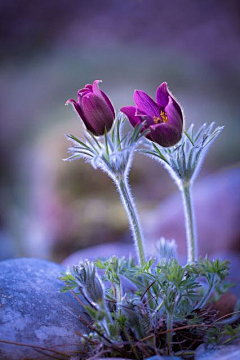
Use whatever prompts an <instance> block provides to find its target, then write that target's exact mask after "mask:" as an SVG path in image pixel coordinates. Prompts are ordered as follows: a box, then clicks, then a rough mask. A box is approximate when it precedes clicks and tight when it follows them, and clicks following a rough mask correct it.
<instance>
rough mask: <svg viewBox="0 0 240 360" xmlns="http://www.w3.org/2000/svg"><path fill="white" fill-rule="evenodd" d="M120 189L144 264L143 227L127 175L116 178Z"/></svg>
mask: <svg viewBox="0 0 240 360" xmlns="http://www.w3.org/2000/svg"><path fill="white" fill-rule="evenodd" d="M116 184H117V187H118V191H119V193H120V197H121V200H122V203H123V205H124V208H125V210H126V213H127V215H128V219H129V223H130V226H131V230H132V234H133V239H134V243H135V247H136V249H137V255H138V262H139V264H140V265H143V263H144V262H145V251H144V238H143V232H142V227H141V224H140V221H139V217H138V213H137V209H136V207H135V204H134V200H133V197H132V195H131V191H130V188H129V184H128V182H127V179H126V177H122V178H121V179H117V180H116Z"/></svg>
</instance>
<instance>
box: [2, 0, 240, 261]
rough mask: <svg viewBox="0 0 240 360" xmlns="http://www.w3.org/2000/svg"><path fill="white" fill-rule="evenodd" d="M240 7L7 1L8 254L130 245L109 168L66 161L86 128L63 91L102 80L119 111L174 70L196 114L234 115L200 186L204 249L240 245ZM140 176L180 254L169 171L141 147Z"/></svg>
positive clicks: (136, 179)
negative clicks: (71, 143) (71, 141)
mask: <svg viewBox="0 0 240 360" xmlns="http://www.w3.org/2000/svg"><path fill="white" fill-rule="evenodd" d="M239 18H240V3H239V1H238V0H236V1H235V0H231V1H225V0H202V1H192V0H179V1H176V0H168V1H164V0H101V1H99V0H91V1H83V0H77V1H76V0H71V1H68V2H67V1H66V0H51V1H47V0H41V2H39V1H35V0H32V1H27V0H21V1H20V0H14V1H13V0H5V1H4V0H1V1H0V19H1V21H0V41H1V47H0V53H1V57H0V78H1V87H0V103H1V122H0V172H1V174H0V199H1V201H0V259H5V258H10V257H18V256H36V257H41V258H46V259H51V260H54V261H57V262H61V261H62V260H63V259H64V258H66V257H67V256H68V255H70V254H72V253H73V252H75V251H76V250H80V249H84V248H86V247H88V246H93V245H100V244H108V243H116V244H120V245H119V246H120V248H121V249H124V248H125V245H126V248H127V246H131V236H130V233H129V229H128V224H127V219H126V216H125V213H124V211H123V210H122V208H121V205H120V202H119V201H118V195H117V194H116V191H115V188H114V185H113V184H112V183H111V181H110V180H109V179H108V178H107V176H106V175H105V174H102V173H101V172H100V171H94V170H93V169H92V168H91V166H90V165H86V164H84V163H83V162H81V161H76V162H72V163H66V162H63V161H62V159H63V158H65V157H66V156H67V147H68V143H67V140H66V138H65V137H64V134H67V133H72V134H75V135H77V136H81V134H82V130H83V128H82V124H81V121H80V120H79V119H78V118H77V115H76V114H75V112H74V111H73V110H72V108H71V107H65V106H64V103H65V101H66V100H67V99H69V98H75V97H76V93H77V90H78V89H79V88H81V87H83V86H84V85H85V84H86V83H91V82H92V81H93V80H95V79H102V80H103V83H102V84H101V87H102V89H103V90H104V91H105V92H106V93H107V94H108V96H109V97H110V98H111V100H112V101H113V103H114V105H115V108H116V110H118V109H119V108H120V107H121V106H124V105H132V104H133V100H132V93H133V90H134V89H142V90H145V91H146V92H148V93H149V94H151V95H152V96H153V97H154V96H155V91H156V88H157V86H158V85H159V84H160V83H161V82H163V81H167V82H168V84H169V88H170V89H171V90H172V92H173V93H174V94H175V95H176V97H177V99H178V100H179V102H180V103H181V104H182V106H183V109H184V113H185V118H186V124H187V125H190V124H191V123H194V124H195V125H196V126H199V125H200V124H202V123H203V122H212V121H215V122H216V124H217V125H225V129H224V132H223V133H222V134H221V138H218V139H217V140H216V142H215V143H214V145H213V146H212V148H211V151H210V152H209V153H208V156H207V159H206V162H205V165H204V167H203V169H202V171H201V173H200V175H199V178H198V181H197V183H198V185H196V189H195V191H196V197H195V202H196V210H197V212H198V213H199V218H198V227H199V237H200V242H201V249H200V250H201V252H202V253H203V254H204V253H206V252H208V253H210V254H211V253H214V252H217V251H220V250H221V251H222V250H224V251H236V250H240V244H239V238H240V228H239V227H240V225H239V217H240V211H239V200H240V194H239V183H240V174H239V166H238V165H239V163H238V162H239V155H240V154H239V136H240V126H239V124H240V122H239V113H240V102H239V85H240V67H239V64H240V41H239V40H240V34H239V30H240V21H239V20H240V19H239ZM130 180H131V184H132V187H133V192H134V195H135V198H136V200H137V204H138V206H139V211H140V215H141V218H142V220H143V222H144V225H145V228H146V230H145V231H146V234H147V237H149V239H150V240H151V241H155V239H157V238H159V237H160V236H161V235H165V236H167V237H170V238H171V237H174V238H176V240H177V241H178V242H179V244H180V250H181V251H182V252H183V253H184V246H185V240H184V225H183V214H182V208H181V203H180V199H179V196H178V195H177V188H176V186H175V184H174V183H173V181H172V180H171V179H170V178H169V176H168V174H167V173H166V171H165V170H164V169H163V168H162V167H161V166H159V165H158V164H157V163H156V162H153V161H152V160H150V159H148V158H144V157H143V156H141V157H140V156H136V160H135V162H134V164H133V168H132V171H131V176H130ZM175 194H176V195H175ZM122 244H123V245H122ZM128 244H129V245H128ZM105 246H107V245H105ZM97 255H98V254H97Z"/></svg>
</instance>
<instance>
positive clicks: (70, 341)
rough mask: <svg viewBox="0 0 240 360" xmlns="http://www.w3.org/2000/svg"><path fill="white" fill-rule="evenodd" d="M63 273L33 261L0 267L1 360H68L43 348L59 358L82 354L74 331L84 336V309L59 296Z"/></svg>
mask: <svg viewBox="0 0 240 360" xmlns="http://www.w3.org/2000/svg"><path fill="white" fill-rule="evenodd" d="M63 271H64V268H63V267H62V266H59V265H57V264H54V263H52V262H48V261H43V260H39V259H33V258H21V259H14V260H5V261H1V262H0V284H1V286H0V359H1V360H23V359H36V358H40V357H41V359H44V360H45V359H52V356H55V358H57V359H63V358H64V359H66V356H65V357H61V355H60V354H57V355H56V353H54V352H48V351H46V350H44V348H51V349H52V350H53V351H59V352H60V353H61V352H69V351H76V350H79V348H80V347H79V343H80V338H79V336H77V335H76V334H75V331H76V330H78V331H79V332H83V333H84V332H86V329H85V327H84V326H83V324H82V323H81V321H80V320H79V318H78V316H79V315H80V314H81V315H83V309H82V308H81V306H80V304H79V303H78V302H77V301H76V300H75V299H74V297H73V296H72V295H71V294H70V293H60V292H59V289H60V288H61V286H62V285H63V283H62V282H61V281H60V280H58V278H59V277H60V276H61V274H62V273H63ZM3 340H5V341H9V342H15V343H20V344H28V345H30V346H19V345H12V344H6V343H3V342H1V341H3ZM34 346H38V347H39V348H38V349H37V348H34ZM41 347H42V348H41ZM51 355H52V356H51Z"/></svg>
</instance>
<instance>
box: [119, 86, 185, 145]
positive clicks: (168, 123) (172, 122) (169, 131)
mask: <svg viewBox="0 0 240 360" xmlns="http://www.w3.org/2000/svg"><path fill="white" fill-rule="evenodd" d="M133 99H134V102H135V105H136V107H134V106H125V107H123V108H121V111H122V112H123V113H124V114H125V115H127V117H128V119H129V121H130V123H131V124H132V126H134V127H135V126H136V125H137V124H139V123H141V122H143V121H145V123H146V125H145V127H144V129H143V130H146V129H149V130H150V133H149V134H147V135H146V137H147V138H148V139H150V140H151V141H153V142H156V143H158V144H159V145H161V146H164V147H169V146H173V145H175V144H177V143H178V142H179V140H180V139H181V137H182V131H183V114H182V110H181V108H180V106H179V104H178V103H177V102H176V100H175V99H174V98H173V96H172V94H171V93H170V92H169V90H168V87H167V83H166V82H163V83H162V84H161V85H160V86H159V87H158V89H157V92H156V100H157V101H156V102H155V101H154V100H153V99H152V98H151V97H150V96H149V95H148V94H146V93H145V92H144V91H141V90H135V91H134V94H133Z"/></svg>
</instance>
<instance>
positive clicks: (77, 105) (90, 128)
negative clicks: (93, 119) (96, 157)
mask: <svg viewBox="0 0 240 360" xmlns="http://www.w3.org/2000/svg"><path fill="white" fill-rule="evenodd" d="M69 104H71V105H72V106H73V108H74V109H75V110H76V112H77V113H78V115H79V116H80V118H81V119H82V121H83V122H84V124H85V126H86V128H87V129H88V130H89V131H91V132H94V129H93V128H92V126H91V125H90V124H89V122H88V120H87V119H86V117H85V115H84V112H83V110H82V108H81V106H80V105H79V103H77V101H76V100H74V99H69V100H67V101H66V103H65V105H69Z"/></svg>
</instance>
